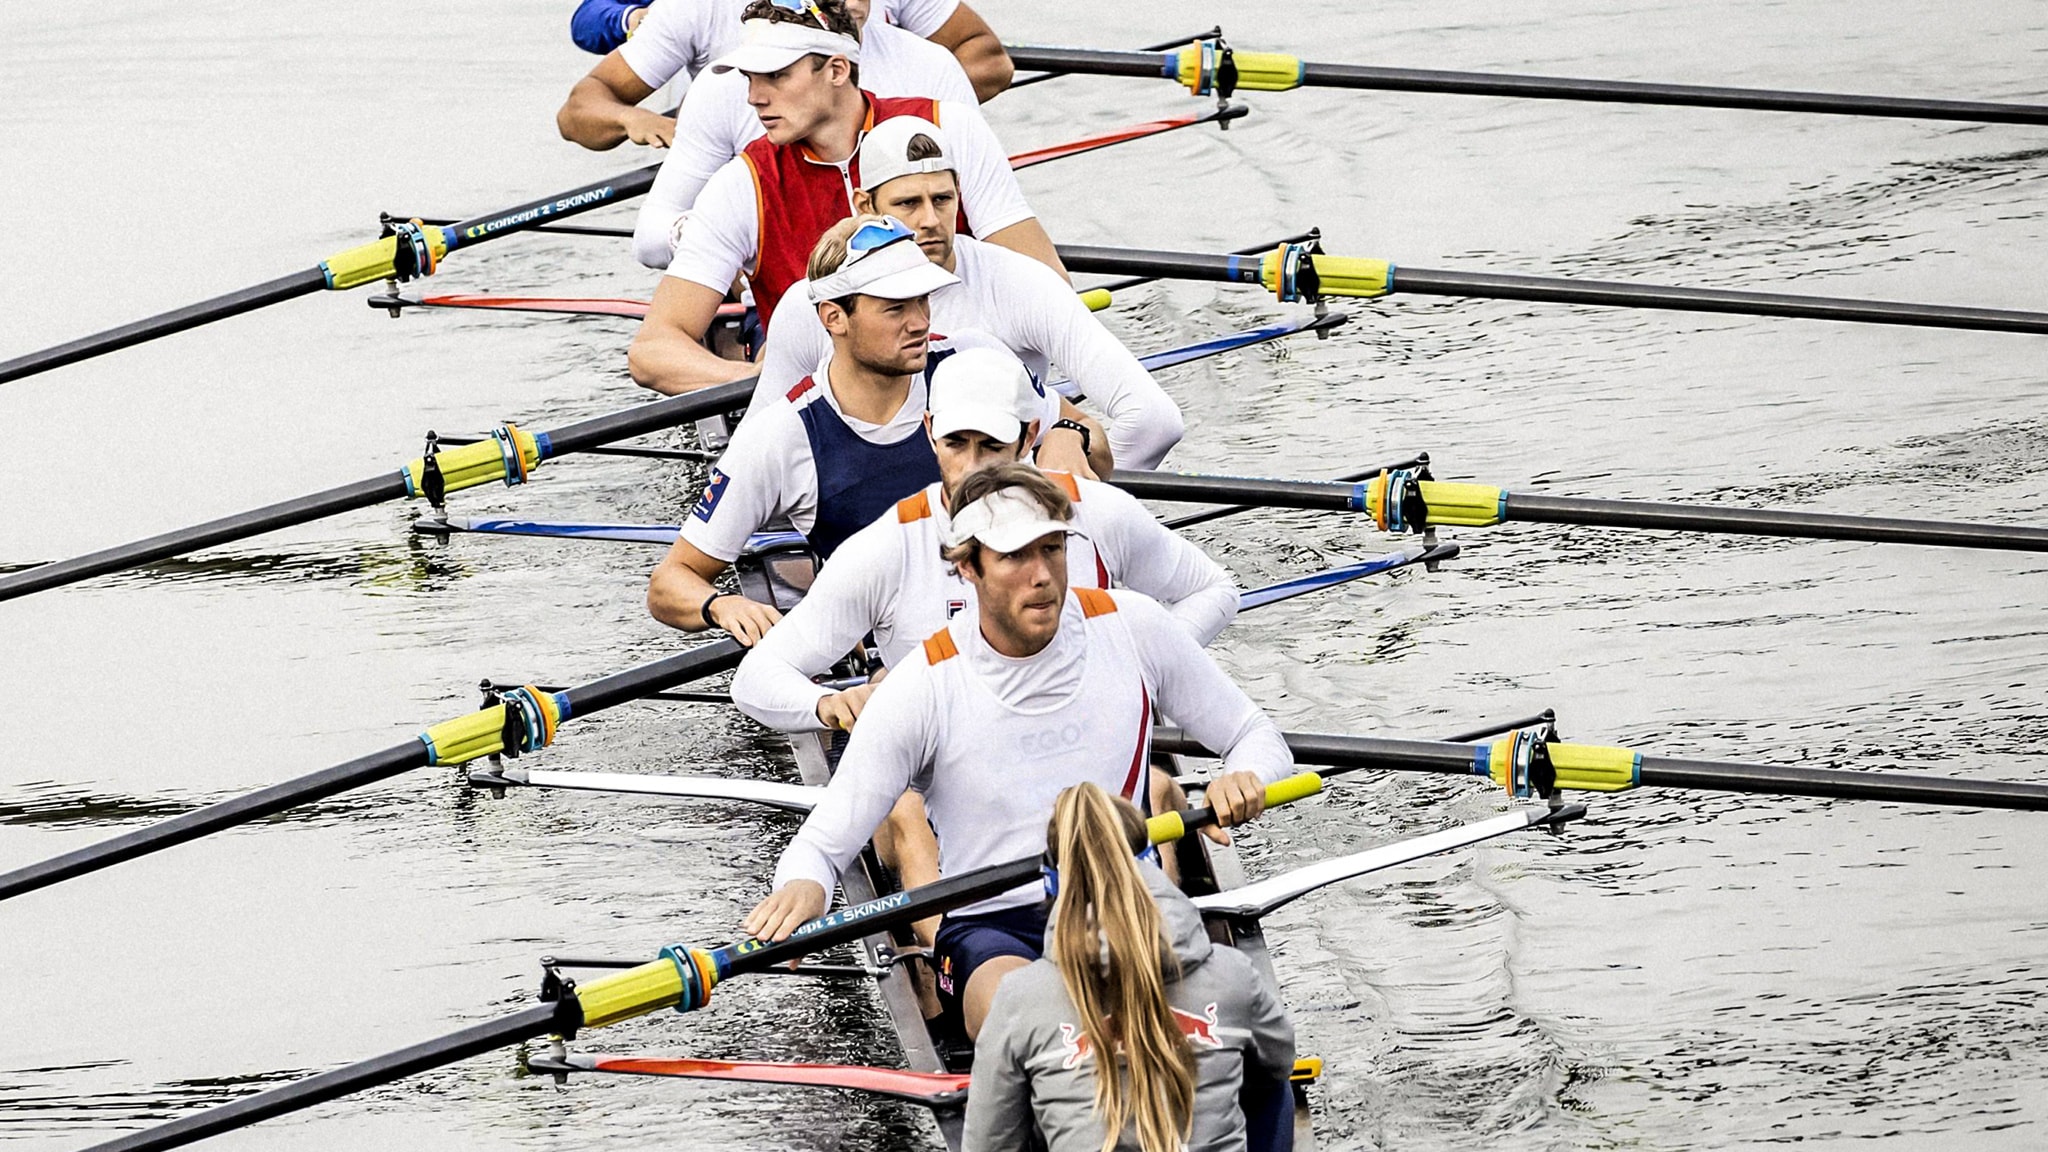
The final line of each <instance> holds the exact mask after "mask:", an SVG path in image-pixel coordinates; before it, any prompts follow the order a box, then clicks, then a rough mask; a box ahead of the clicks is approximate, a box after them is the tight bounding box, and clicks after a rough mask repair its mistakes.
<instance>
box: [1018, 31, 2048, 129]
mask: <svg viewBox="0 0 2048 1152" xmlns="http://www.w3.org/2000/svg"><path fill="white" fill-rule="evenodd" d="M1171 47H1179V45H1173V46H1171ZM1009 53H1010V61H1011V63H1013V64H1015V65H1016V66H1017V67H1018V68H1020V69H1044V70H1046V71H1050V72H1063V73H1088V74H1093V75H1097V76H1132V77H1141V78H1144V79H1152V80H1156V79H1160V78H1162V77H1174V76H1175V75H1176V73H1177V72H1178V60H1177V59H1176V56H1175V55H1174V54H1172V53H1170V52H1168V51H1167V50H1166V49H1161V50H1160V51H1138V52H1125V51H1104V50H1100V49H1094V48H1052V47H1040V46H1037V45H1025V44H1019V45H1012V46H1010V47H1009ZM1296 63H1298V64H1299V67H1300V78H1299V80H1298V82H1294V83H1293V84H1292V85H1290V84H1289V83H1288V82H1285V81H1283V82H1282V83H1280V84H1276V85H1273V87H1287V86H1298V87H1303V88H1349V89H1365V90H1371V91H1379V92H1430V93H1436V94H1440V95H1453V96H1508V97H1517V98H1522V99H1534V100H1580V101H1591V102H1595V103H1609V104H1613V103H1621V104H1661V105H1668V106H1677V107H1684V108H1730V109H1741V110H1747V111H1758V112H1809V113H1821V114H1828V115H1840V116H1879V117H1892V118H1901V119H1913V120H1960V121H1966V122H1969V123H1976V124H2048V106H2044V105H2040V104H2016V103H2008V102H2004V101H1990V100H1936V99H1922V98H1918V97H1910V96H1864V95H1857V94H1854V93H1843V92H1804V91H1797V90H1789V89H1774V88H1730V87H1724V86H1719V85H1707V84H1662V83H1656V82H1645V81H1636V80H1594V79H1583V78H1579V77H1571V76H1529V75H1519V74H1515V73H1496V72H1452V71H1444V70H1440V69H1432V68H1380V67H1374V66H1372V65H1367V64H1325V63H1318V62H1316V61H1313V60H1308V61H1299V62H1296ZM1292 71H1293V68H1292V67H1291V66H1290V67H1289V69H1288V72H1289V73H1290V74H1291V73H1292Z"/></svg>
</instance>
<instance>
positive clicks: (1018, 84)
mask: <svg viewBox="0 0 2048 1152" xmlns="http://www.w3.org/2000/svg"><path fill="white" fill-rule="evenodd" d="M1221 35H1223V26H1222V25H1220V24H1218V25H1216V26H1214V27H1212V28H1210V29H1209V30H1207V31H1205V32H1196V33H1192V34H1190V35H1187V36H1176V37H1174V38H1173V39H1171V40H1161V41H1160V42H1159V43H1157V44H1147V45H1145V46H1144V47H1143V48H1139V49H1138V51H1140V52H1164V51H1166V50H1167V49H1168V48H1178V47H1180V46H1181V45H1183V44H1189V43H1193V42H1194V41H1197V40H1213V39H1215V38H1217V37H1219V36H1221ZM1065 75H1068V73H1065V72H1033V73H1030V74H1027V75H1024V76H1014V77H1012V78H1011V79H1010V87H1009V88H1008V89H1006V91H1010V92H1015V91H1016V90H1017V89H1019V88H1029V87H1031V86H1032V85H1033V84H1043V83H1045V82H1046V81H1047V80H1057V79H1059V78H1060V77H1062V76H1065Z"/></svg>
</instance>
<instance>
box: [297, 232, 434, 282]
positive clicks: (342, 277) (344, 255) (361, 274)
mask: <svg viewBox="0 0 2048 1152" xmlns="http://www.w3.org/2000/svg"><path fill="white" fill-rule="evenodd" d="M422 231H423V234H424V235H425V236H426V238H427V244H428V247H429V248H430V249H431V250H432V257H431V259H430V260H429V262H428V269H427V270H428V271H430V272H431V271H432V270H433V268H432V265H434V264H438V263H440V260H441V257H443V256H446V255H447V254H448V241H447V239H446V238H445V237H444V236H443V235H442V233H441V230H440V229H439V228H427V229H423V230H422ZM398 240H399V238H398V237H396V236H386V237H384V238H383V239H382V240H372V241H370V242H369V243H368V244H362V245H358V246H356V247H354V248H350V249H348V250H347V251H344V252H336V253H335V254H334V255H332V256H329V257H328V258H327V259H325V260H323V261H321V263H320V270H321V271H323V272H325V273H327V286H328V287H329V288H333V289H335V290H337V291H339V290H342V289H346V288H354V287H357V286H359V285H363V284H368V283H370V282H372V281H375V280H382V279H384V278H385V277H386V276H396V275H397V274H398Z"/></svg>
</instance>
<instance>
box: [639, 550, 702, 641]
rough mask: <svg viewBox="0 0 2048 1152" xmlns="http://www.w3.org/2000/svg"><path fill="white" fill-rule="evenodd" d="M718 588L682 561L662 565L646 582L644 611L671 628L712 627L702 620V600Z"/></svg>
mask: <svg viewBox="0 0 2048 1152" xmlns="http://www.w3.org/2000/svg"><path fill="white" fill-rule="evenodd" d="M715 591H717V588H715V587H713V586H712V583H711V581H709V580H706V579H705V578H704V577H703V576H701V575H699V574H698V573H697V571H696V570H695V569H693V568H691V567H689V566H688V565H685V564H667V563H665V564H663V565H661V566H660V567H659V568H656V569H655V570H654V575H653V576H651V577H649V578H648V581H647V612H648V614H649V615H650V616H653V617H654V618H655V619H656V620H659V621H661V622H662V623H663V624H666V625H668V626H669V627H671V628H680V629H681V630H683V631H685V632H702V631H704V630H705V629H706V628H709V627H711V623H710V621H708V620H706V619H704V601H705V600H706V599H707V598H709V597H710V595H711V594H712V593H713V592H715Z"/></svg>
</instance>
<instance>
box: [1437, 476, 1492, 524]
mask: <svg viewBox="0 0 2048 1152" xmlns="http://www.w3.org/2000/svg"><path fill="white" fill-rule="evenodd" d="M1422 502H1423V503H1424V504H1427V505H1429V522H1430V523H1431V524H1454V525H1459V526H1462V527H1466V528H1484V527H1486V526H1487V525H1489V524H1498V523H1500V522H1501V521H1502V520H1503V519H1505V518H1506V505H1507V500H1506V494H1505V493H1503V492H1502V491H1501V490H1500V489H1498V488H1493V487H1489V486H1487V485H1485V484H1446V483H1443V482H1442V481H1439V480H1424V481H1422Z"/></svg>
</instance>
